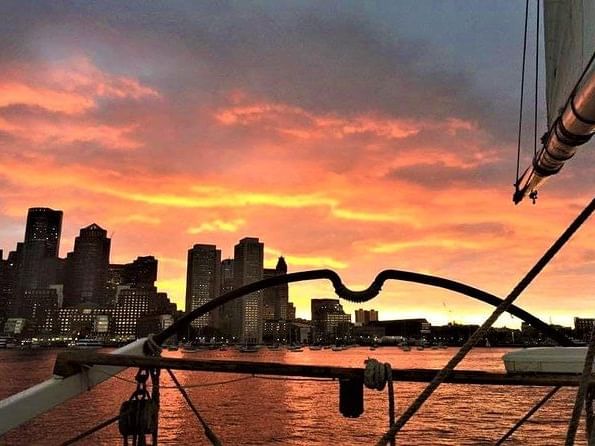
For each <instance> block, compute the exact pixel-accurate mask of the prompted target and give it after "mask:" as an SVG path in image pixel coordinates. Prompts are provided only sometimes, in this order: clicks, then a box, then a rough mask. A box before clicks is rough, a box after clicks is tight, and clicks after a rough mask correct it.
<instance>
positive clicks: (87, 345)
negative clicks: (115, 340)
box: [31, 338, 103, 348]
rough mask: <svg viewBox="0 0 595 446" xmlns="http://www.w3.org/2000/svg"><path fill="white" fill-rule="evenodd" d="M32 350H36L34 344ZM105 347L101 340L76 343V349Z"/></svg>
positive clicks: (85, 340)
mask: <svg viewBox="0 0 595 446" xmlns="http://www.w3.org/2000/svg"><path fill="white" fill-rule="evenodd" d="M31 347H32V348H35V347H34V345H33V343H32V344H31ZM101 347H103V341H102V340H100V339H86V338H83V339H78V340H77V341H76V342H75V343H74V348H101Z"/></svg>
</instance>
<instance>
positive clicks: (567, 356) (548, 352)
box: [502, 347, 587, 374]
mask: <svg viewBox="0 0 595 446" xmlns="http://www.w3.org/2000/svg"><path fill="white" fill-rule="evenodd" d="M586 354H587V347H536V348H525V349H523V350H517V351H514V352H510V353H506V354H505V355H504V356H503V357H502V359H503V360H504V366H505V367H506V371H507V372H508V373H577V374H580V373H582V372H583V367H584V364H585V356H586Z"/></svg>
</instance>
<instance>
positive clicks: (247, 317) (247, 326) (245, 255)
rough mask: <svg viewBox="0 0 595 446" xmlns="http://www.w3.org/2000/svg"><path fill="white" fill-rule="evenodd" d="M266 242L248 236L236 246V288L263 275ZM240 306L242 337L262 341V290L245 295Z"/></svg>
mask: <svg viewBox="0 0 595 446" xmlns="http://www.w3.org/2000/svg"><path fill="white" fill-rule="evenodd" d="M263 265H264V243H261V242H259V240H258V238H255V237H246V238H243V239H242V240H240V242H239V243H238V244H237V245H236V246H235V247H234V264H233V266H234V268H233V275H234V288H239V287H241V286H243V285H248V284H250V283H253V282H257V281H259V280H261V279H262V277H263V269H264V268H263ZM241 299H242V302H241V307H240V314H239V316H240V320H239V324H238V325H239V328H240V339H241V341H242V342H245V343H261V342H262V329H263V302H262V292H261V291H257V292H255V293H250V294H248V295H247V296H244V297H243V298H241Z"/></svg>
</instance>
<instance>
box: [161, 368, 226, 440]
mask: <svg viewBox="0 0 595 446" xmlns="http://www.w3.org/2000/svg"><path fill="white" fill-rule="evenodd" d="M167 373H169V376H170V377H171V379H172V381H173V382H174V383H175V384H176V386H177V387H178V390H179V391H180V393H181V394H182V396H183V397H184V399H185V400H186V402H187V403H188V406H190V409H192V412H194V415H196V418H198V421H199V422H200V424H201V425H202V428H203V429H204V431H205V435H206V437H207V438H208V439H209V441H210V442H211V444H212V445H213V446H221V441H220V440H219V438H217V435H215V432H213V430H212V429H211V428H210V427H209V425H208V424H207V422H206V421H205V420H204V418H203V417H202V415H201V414H200V413H199V412H198V409H197V408H196V407H195V406H194V404H193V403H192V400H191V399H190V397H189V396H188V393H186V391H185V390H184V388H183V387H182V386H181V385H180V382H179V381H178V379H177V378H176V375H174V372H172V371H171V370H170V369H167Z"/></svg>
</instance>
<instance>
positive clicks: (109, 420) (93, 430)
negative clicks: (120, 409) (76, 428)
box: [60, 415, 120, 446]
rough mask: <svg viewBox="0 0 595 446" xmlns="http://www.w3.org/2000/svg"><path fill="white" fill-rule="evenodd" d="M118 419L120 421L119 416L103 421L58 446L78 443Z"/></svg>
mask: <svg viewBox="0 0 595 446" xmlns="http://www.w3.org/2000/svg"><path fill="white" fill-rule="evenodd" d="M119 419H120V415H116V416H115V417H112V418H110V419H108V420H105V421H103V422H102V423H99V424H98V425H96V426H93V427H92V428H91V429H89V430H86V431H85V432H83V433H82V434H79V435H77V436H76V437H73V438H71V439H70V440H66V441H65V442H64V443H60V446H68V445H71V444H74V443H76V442H77V441H80V440H82V439H83V438H85V437H88V436H89V435H91V434H94V433H95V432H97V431H99V430H101V429H103V428H104V427H107V426H109V425H110V424H113V423H115V422H116V421H118V420H119Z"/></svg>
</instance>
